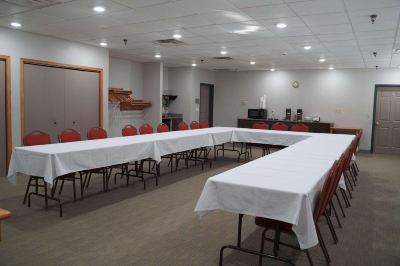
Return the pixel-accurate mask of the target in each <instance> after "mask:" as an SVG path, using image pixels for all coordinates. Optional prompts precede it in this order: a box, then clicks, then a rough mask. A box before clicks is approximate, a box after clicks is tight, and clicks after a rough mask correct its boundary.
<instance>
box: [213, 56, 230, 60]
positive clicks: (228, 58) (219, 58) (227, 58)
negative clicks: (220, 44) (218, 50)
mask: <svg viewBox="0 0 400 266" xmlns="http://www.w3.org/2000/svg"><path fill="white" fill-rule="evenodd" d="M212 59H214V60H232V59H233V58H232V57H230V56H216V57H213V58H212Z"/></svg>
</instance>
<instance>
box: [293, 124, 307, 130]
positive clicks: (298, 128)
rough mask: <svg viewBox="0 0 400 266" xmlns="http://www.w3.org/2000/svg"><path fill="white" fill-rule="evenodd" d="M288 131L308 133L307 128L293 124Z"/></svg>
mask: <svg viewBox="0 0 400 266" xmlns="http://www.w3.org/2000/svg"><path fill="white" fill-rule="evenodd" d="M290 130H291V131H296V132H310V129H309V128H308V126H306V125H304V124H294V125H293V126H292V128H291V129H290Z"/></svg>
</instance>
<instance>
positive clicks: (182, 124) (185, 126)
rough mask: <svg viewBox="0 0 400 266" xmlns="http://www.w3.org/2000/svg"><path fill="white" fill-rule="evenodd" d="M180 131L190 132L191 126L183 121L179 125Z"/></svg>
mask: <svg viewBox="0 0 400 266" xmlns="http://www.w3.org/2000/svg"><path fill="white" fill-rule="evenodd" d="M178 130H189V126H188V124H186V123H185V122H183V121H182V122H180V123H179V124H178Z"/></svg>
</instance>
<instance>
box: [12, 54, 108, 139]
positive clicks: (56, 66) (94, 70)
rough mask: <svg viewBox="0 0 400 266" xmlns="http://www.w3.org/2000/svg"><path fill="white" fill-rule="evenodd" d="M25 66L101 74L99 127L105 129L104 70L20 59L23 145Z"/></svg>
mask: <svg viewBox="0 0 400 266" xmlns="http://www.w3.org/2000/svg"><path fill="white" fill-rule="evenodd" d="M25 64H29V65H36V66H47V67H54V68H63V69H71V70H79V71H87V72H96V73H98V74H99V126H100V127H103V69H102V68H97V67H87V66H80V65H71V64H63V63H57V62H51V61H43V60H36V59H30V58H21V59H20V72H21V73H20V119H21V121H20V122H21V143H22V141H23V138H24V136H25V98H24V90H25V88H24V65H25Z"/></svg>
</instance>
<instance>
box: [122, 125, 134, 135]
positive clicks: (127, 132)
mask: <svg viewBox="0 0 400 266" xmlns="http://www.w3.org/2000/svg"><path fill="white" fill-rule="evenodd" d="M121 133H122V136H124V137H128V136H136V135H137V134H138V132H137V129H136V127H134V126H132V125H126V126H124V128H123V129H122V132H121Z"/></svg>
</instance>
